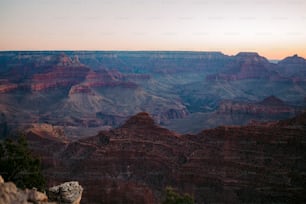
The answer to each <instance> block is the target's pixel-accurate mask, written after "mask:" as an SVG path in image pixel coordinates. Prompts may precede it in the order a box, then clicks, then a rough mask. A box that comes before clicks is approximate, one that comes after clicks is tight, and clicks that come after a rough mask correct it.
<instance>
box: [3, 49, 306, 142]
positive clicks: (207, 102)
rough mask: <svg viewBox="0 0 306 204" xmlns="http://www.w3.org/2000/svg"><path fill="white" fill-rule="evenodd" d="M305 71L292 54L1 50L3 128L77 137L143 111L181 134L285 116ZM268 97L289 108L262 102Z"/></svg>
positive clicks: (301, 102) (301, 100)
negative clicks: (55, 131) (43, 130)
mask: <svg viewBox="0 0 306 204" xmlns="http://www.w3.org/2000/svg"><path fill="white" fill-rule="evenodd" d="M305 70H306V60H305V59H303V58H301V57H299V56H297V55H293V56H291V57H287V58H285V59H283V60H280V61H279V62H277V63H275V62H273V63H272V62H270V61H269V60H268V59H266V58H265V57H263V56H260V55H259V54H258V53H252V52H241V53H238V54H237V55H234V56H228V55H224V54H223V53H221V52H185V51H7V52H5V51H2V52H0V112H1V113H0V114H1V118H0V131H1V132H3V133H5V135H8V134H9V132H10V131H11V130H16V129H18V130H21V131H29V130H32V129H33V127H40V130H39V131H41V128H42V127H46V126H47V125H48V126H52V128H54V129H59V130H60V131H61V132H63V134H65V135H66V136H67V137H69V138H71V139H78V138H80V137H83V136H85V135H86V136H88V135H95V134H97V133H98V131H99V130H109V129H111V128H116V127H119V126H120V125H122V124H123V123H124V122H125V121H126V120H127V119H128V118H129V117H130V116H132V115H135V114H137V113H138V112H143V111H145V112H148V113H150V115H152V117H153V118H154V120H155V122H156V123H157V124H159V125H161V126H163V127H165V128H168V129H171V130H173V131H177V132H180V133H198V132H199V131H201V130H203V129H204V128H214V127H217V126H219V125H245V124H248V123H249V122H252V121H254V120H258V121H268V120H279V119H285V118H289V117H291V116H294V115H296V114H297V113H300V112H301V111H302V110H303V109H304V108H305V101H306V98H305V96H306V75H305ZM272 96H273V97H276V98H277V99H279V100H281V101H283V103H284V104H285V106H287V107H286V108H285V110H286V111H285V112H286V113H285V112H284V106H283V107H278V108H276V107H274V108H272V109H273V114H272V115H273V117H270V116H271V115H270V113H271V110H272V109H271V106H270V105H269V104H261V105H259V103H260V102H261V101H263V100H264V99H266V98H269V97H272ZM239 109H241V110H239ZM231 110H232V111H231ZM233 110H234V111H233ZM251 110H256V111H255V112H254V111H251ZM278 111H280V112H279V114H278ZM199 121H200V122H199ZM184 123H187V125H182V124H184ZM46 131H47V130H46Z"/></svg>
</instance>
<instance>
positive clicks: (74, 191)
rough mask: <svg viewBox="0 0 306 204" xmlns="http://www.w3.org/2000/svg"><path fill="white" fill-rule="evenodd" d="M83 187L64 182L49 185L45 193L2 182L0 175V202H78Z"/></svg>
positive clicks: (78, 203) (43, 203) (67, 203)
mask: <svg viewBox="0 0 306 204" xmlns="http://www.w3.org/2000/svg"><path fill="white" fill-rule="evenodd" d="M82 191H83V188H82V187H81V186H80V185H79V183H78V182H75V181H74V182H66V183H63V184H61V185H58V186H54V187H51V188H50V189H49V191H48V193H49V199H48V197H47V195H46V194H44V193H41V192H39V191H37V190H35V189H31V190H30V189H25V190H21V189H18V188H17V187H16V185H15V184H14V183H12V182H4V180H3V178H2V177H1V176H0V204H2V203H5V204H11V203H12V204H31V203H35V204H57V203H61V204H80V201H81V197H82Z"/></svg>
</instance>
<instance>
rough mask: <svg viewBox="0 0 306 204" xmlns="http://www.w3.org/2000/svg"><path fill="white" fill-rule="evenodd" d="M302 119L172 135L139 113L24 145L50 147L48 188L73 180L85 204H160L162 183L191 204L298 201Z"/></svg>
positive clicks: (301, 197)
mask: <svg viewBox="0 0 306 204" xmlns="http://www.w3.org/2000/svg"><path fill="white" fill-rule="evenodd" d="M305 118H306V115H305V114H302V115H300V116H299V117H297V118H295V119H292V120H288V121H281V122H274V123H263V124H253V125H248V126H243V127H230V126H223V127H218V128H215V129H210V130H205V131H202V132H201V133H199V134H196V135H190V134H189V135H179V134H176V133H174V132H171V131H169V130H167V129H165V128H161V127H159V126H158V125H156V124H155V123H154V120H153V119H152V117H150V115H149V114H147V113H144V112H143V113H139V114H137V115H135V116H133V117H131V118H130V119H129V120H128V121H127V122H126V123H125V124H124V125H123V126H121V127H119V128H117V129H112V130H109V131H101V132H100V133H99V134H98V135H96V136H94V137H88V138H84V139H81V140H78V141H75V142H71V143H69V144H66V145H64V144H63V145H59V144H56V145H54V146H53V147H52V145H51V144H50V143H46V142H43V143H40V142H39V139H37V140H35V142H31V141H33V139H34V136H32V138H29V145H30V147H32V148H33V150H37V147H40V149H41V150H40V151H41V152H40V154H42V153H43V152H44V149H45V150H47V148H43V147H44V146H46V147H48V150H47V151H48V152H52V149H53V152H54V153H53V157H52V160H53V162H52V163H50V160H47V163H48V167H46V168H45V170H44V174H45V175H46V177H47V179H48V182H49V185H51V184H53V183H54V182H62V181H63V180H66V179H71V180H78V181H79V182H80V183H82V186H84V192H83V198H82V201H83V202H85V203H101V202H102V203H115V202H117V203H159V202H160V201H161V199H162V195H163V190H164V189H165V188H166V187H167V186H173V187H175V188H176V189H177V190H178V191H181V192H187V193H189V194H191V195H193V196H194V198H195V200H196V202H197V203H225V202H226V203H247V202H255V203H271V202H272V203H273V202H275V203H279V202H283V201H284V200H285V201H286V202H291V203H292V202H293V203H301V202H305V201H306V197H305V191H304V188H303V185H304V184H303V180H305V175H304V174H303V173H304V167H305V165H304V164H305V160H306V155H305V148H306V146H305V144H306V143H305V142H304V141H305V138H304V135H305V131H306V130H305V128H306V126H305V121H306V120H305ZM43 158H45V157H43ZM49 159H50V157H49ZM43 160H44V159H43ZM43 162H44V161H43ZM97 186H99V188H97Z"/></svg>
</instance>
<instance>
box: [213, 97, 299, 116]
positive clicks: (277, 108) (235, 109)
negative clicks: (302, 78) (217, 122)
mask: <svg viewBox="0 0 306 204" xmlns="http://www.w3.org/2000/svg"><path fill="white" fill-rule="evenodd" d="M299 111H301V110H300V109H299V108H297V107H294V106H290V105H287V104H286V103H285V102H284V101H282V100H280V99H279V98H277V97H275V96H269V97H267V98H265V99H264V100H263V101H261V102H257V103H256V102H238V101H230V100H225V101H222V102H221V103H220V106H219V108H218V113H220V114H250V115H259V116H260V115H261V116H267V118H269V116H274V117H276V118H277V116H281V115H284V116H286V115H287V117H288V116H294V115H295V114H296V113H297V112H299Z"/></svg>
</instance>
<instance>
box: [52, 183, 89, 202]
mask: <svg viewBox="0 0 306 204" xmlns="http://www.w3.org/2000/svg"><path fill="white" fill-rule="evenodd" d="M82 192H83V188H82V186H80V185H79V182H77V181H71V182H66V183H63V184H61V185H58V186H54V187H52V188H49V190H48V195H49V199H50V200H54V201H58V202H59V203H64V204H79V203H80V201H81V198H82Z"/></svg>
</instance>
